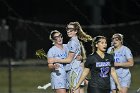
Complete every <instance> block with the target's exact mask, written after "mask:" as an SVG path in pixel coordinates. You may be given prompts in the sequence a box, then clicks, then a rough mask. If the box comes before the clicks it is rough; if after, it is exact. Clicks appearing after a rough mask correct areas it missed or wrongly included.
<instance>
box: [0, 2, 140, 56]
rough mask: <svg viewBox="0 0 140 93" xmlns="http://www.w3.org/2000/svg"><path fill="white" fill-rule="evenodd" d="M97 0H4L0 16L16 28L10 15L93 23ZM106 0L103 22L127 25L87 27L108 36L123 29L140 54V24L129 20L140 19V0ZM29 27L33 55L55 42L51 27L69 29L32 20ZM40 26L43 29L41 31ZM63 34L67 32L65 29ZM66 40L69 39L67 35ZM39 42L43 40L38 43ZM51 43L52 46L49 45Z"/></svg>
mask: <svg viewBox="0 0 140 93" xmlns="http://www.w3.org/2000/svg"><path fill="white" fill-rule="evenodd" d="M88 1H89V2H92V3H89V2H88ZM93 1H94V0H0V11H1V13H0V18H6V19H8V21H9V25H10V26H11V29H12V30H14V26H15V25H11V24H12V22H14V21H13V20H11V19H9V18H10V17H14V18H17V19H23V20H29V21H32V22H43V23H51V24H64V25H66V24H67V23H69V22H70V21H79V22H80V24H81V25H92V24H93V23H94V22H93V15H92V14H93V13H92V11H93V10H92V9H93V5H94V4H93ZM98 1H101V2H102V1H103V0H95V2H97V3H98ZM104 1H105V3H104V5H102V8H101V10H102V11H101V16H102V19H101V24H103V25H107V24H119V23H126V25H124V26H122V27H120V26H117V27H108V28H103V29H102V28H101V29H99V31H96V30H95V29H88V28H85V29H84V30H86V32H87V33H88V34H91V35H92V36H96V35H105V36H106V37H108V38H110V37H111V36H112V34H113V33H116V32H118V33H122V34H124V37H125V44H126V45H127V46H128V47H129V48H131V49H132V51H133V53H134V54H135V55H139V53H140V51H139V47H140V38H139V36H140V24H139V23H138V24H135V25H130V24H129V23H130V22H133V21H138V22H139V21H140V0H104ZM28 28H30V29H29V31H30V33H29V38H28V42H29V44H28V47H29V49H30V48H31V49H33V50H30V51H29V55H32V53H33V52H32V51H34V50H36V49H37V48H40V47H45V48H46V50H48V48H49V47H50V46H51V42H50V41H49V40H48V39H47V38H48V35H49V32H50V30H52V29H58V30H61V31H62V33H63V31H64V30H65V28H55V27H45V26H41V25H33V24H28ZM36 28H37V29H39V30H40V31H37V30H36ZM42 31H43V32H42ZM63 34H65V32H64V33H63ZM66 40H68V39H67V38H66ZM109 40H110V39H109ZM40 41H41V42H40ZM37 42H39V43H38V44H36V43H37ZM64 42H66V41H64ZM30 43H32V44H34V45H33V46H34V47H33V46H32V47H31V45H30ZM48 44H49V45H50V46H48Z"/></svg>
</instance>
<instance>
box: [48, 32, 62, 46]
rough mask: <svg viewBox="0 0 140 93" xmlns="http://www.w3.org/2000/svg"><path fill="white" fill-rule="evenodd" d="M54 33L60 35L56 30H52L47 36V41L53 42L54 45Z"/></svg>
mask: <svg viewBox="0 0 140 93" xmlns="http://www.w3.org/2000/svg"><path fill="white" fill-rule="evenodd" d="M55 33H60V32H59V31H58V30H52V31H51V33H50V36H49V39H50V40H51V41H52V42H53V44H54V34H55Z"/></svg>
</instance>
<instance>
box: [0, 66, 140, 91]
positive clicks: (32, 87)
mask: <svg viewBox="0 0 140 93" xmlns="http://www.w3.org/2000/svg"><path fill="white" fill-rule="evenodd" d="M131 72H132V84H131V87H130V91H129V93H134V92H135V91H136V89H138V88H139V87H140V64H139V65H135V66H134V67H133V68H131ZM49 82H50V70H48V68H47V66H34V65H33V66H31V65H30V66H22V67H21V66H19V67H13V68H12V93H53V91H52V90H51V88H50V87H49V88H48V89H47V90H38V89H37V86H38V85H41V86H42V85H44V84H46V83H49ZM0 93H8V68H7V67H0Z"/></svg>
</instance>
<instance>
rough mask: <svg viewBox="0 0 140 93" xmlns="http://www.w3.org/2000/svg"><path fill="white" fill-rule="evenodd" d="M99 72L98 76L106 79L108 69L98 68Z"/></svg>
mask: <svg viewBox="0 0 140 93" xmlns="http://www.w3.org/2000/svg"><path fill="white" fill-rule="evenodd" d="M100 70H101V73H100V76H101V77H108V75H107V74H108V72H109V67H102V68H100Z"/></svg>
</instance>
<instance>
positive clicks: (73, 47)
mask: <svg viewBox="0 0 140 93" xmlns="http://www.w3.org/2000/svg"><path fill="white" fill-rule="evenodd" d="M67 45H68V49H69V52H73V53H74V54H75V56H74V58H73V60H72V62H71V63H70V64H71V68H77V67H79V66H80V63H81V61H78V60H77V59H76V57H77V56H78V55H80V54H81V46H80V42H79V40H78V38H77V37H72V38H71V40H70V41H69V42H68V44H67Z"/></svg>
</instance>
